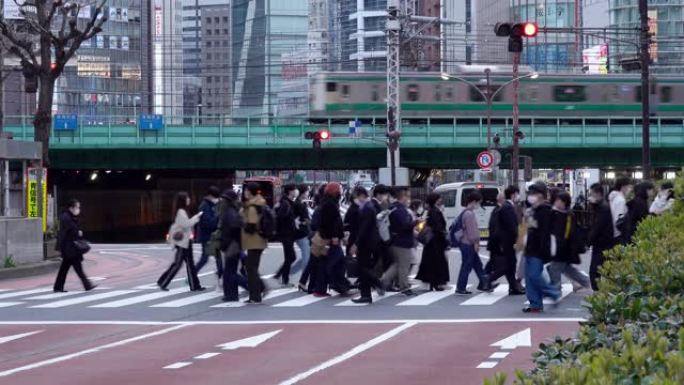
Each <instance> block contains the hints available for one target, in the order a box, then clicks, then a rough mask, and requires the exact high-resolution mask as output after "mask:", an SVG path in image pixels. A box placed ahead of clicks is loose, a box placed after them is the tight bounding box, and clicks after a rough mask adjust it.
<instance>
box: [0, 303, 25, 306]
mask: <svg viewBox="0 0 684 385" xmlns="http://www.w3.org/2000/svg"><path fill="white" fill-rule="evenodd" d="M22 303H23V302H0V307H10V306H17V305H21V304H22Z"/></svg>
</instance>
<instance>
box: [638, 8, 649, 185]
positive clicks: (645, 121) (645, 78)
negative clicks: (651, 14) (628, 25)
mask: <svg viewBox="0 0 684 385" xmlns="http://www.w3.org/2000/svg"><path fill="white" fill-rule="evenodd" d="M639 16H640V17H641V35H640V36H641V55H640V56H641V57H640V59H641V124H642V126H641V163H642V164H641V167H642V168H643V174H644V180H651V122H650V108H651V106H650V100H649V96H650V85H649V65H650V62H651V54H650V52H649V48H650V43H651V35H650V31H649V26H648V2H647V0H639Z"/></svg>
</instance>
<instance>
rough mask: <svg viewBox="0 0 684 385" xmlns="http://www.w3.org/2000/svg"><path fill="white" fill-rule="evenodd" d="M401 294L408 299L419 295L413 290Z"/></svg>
mask: <svg viewBox="0 0 684 385" xmlns="http://www.w3.org/2000/svg"><path fill="white" fill-rule="evenodd" d="M401 294H403V295H405V296H407V297H414V296H416V295H418V294H416V293H415V292H414V291H413V290H411V289H406V290H404V291H402V292H401Z"/></svg>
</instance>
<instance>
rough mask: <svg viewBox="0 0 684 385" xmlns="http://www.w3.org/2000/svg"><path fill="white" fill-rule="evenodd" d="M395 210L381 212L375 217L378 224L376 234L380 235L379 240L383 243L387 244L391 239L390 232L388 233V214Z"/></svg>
mask: <svg viewBox="0 0 684 385" xmlns="http://www.w3.org/2000/svg"><path fill="white" fill-rule="evenodd" d="M394 210H395V209H392V210H383V211H381V212H380V214H378V216H377V218H376V219H377V222H378V233H380V239H381V240H382V241H383V242H389V241H390V240H391V239H392V232H391V231H390V214H392V212H393V211H394Z"/></svg>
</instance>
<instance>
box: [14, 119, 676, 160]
mask: <svg viewBox="0 0 684 385" xmlns="http://www.w3.org/2000/svg"><path fill="white" fill-rule="evenodd" d="M542 119H543V120H542ZM468 121H469V122H470V123H467V124H460V123H459V122H458V121H456V122H455V123H454V124H435V123H432V121H431V120H430V119H425V123H422V124H404V125H403V128H402V139H401V163H402V166H404V167H409V168H475V167H476V166H475V157H476V155H477V153H478V152H480V151H482V150H483V149H484V148H486V146H487V129H486V126H485V124H484V119H479V121H478V123H477V124H473V123H472V121H473V119H469V120H468ZM538 122H543V123H538ZM496 123H497V124H494V125H493V126H492V132H495V133H499V134H500V135H501V137H502V141H501V146H502V147H504V148H505V147H507V146H509V145H510V142H511V138H510V132H511V127H510V119H507V120H505V121H503V120H497V121H496ZM325 127H328V128H329V129H330V130H331V132H332V134H333V137H332V139H331V140H330V141H328V142H326V143H324V144H323V149H322V150H320V151H314V150H313V149H312V146H311V142H310V141H309V140H306V139H304V133H305V132H306V131H312V130H315V129H319V128H325ZM520 129H521V131H523V132H524V133H525V135H526V138H525V140H524V141H523V142H522V146H521V152H522V154H523V155H530V156H532V157H533V160H534V167H535V168H560V167H631V166H636V165H639V164H640V162H641V122H640V120H639V119H635V118H634V119H632V118H629V119H625V118H620V119H609V118H603V119H600V118H595V117H592V118H591V119H581V120H580V119H577V118H567V119H564V118H557V119H553V120H551V121H550V120H549V118H548V117H545V118H539V120H537V119H535V118H526V119H524V120H523V121H522V124H521V125H520ZM5 130H7V131H10V132H12V133H13V134H14V138H15V139H19V140H33V128H32V127H31V126H27V125H10V126H7V127H5ZM348 130H349V128H348V126H346V125H328V126H325V125H324V126H320V125H316V126H313V125H308V124H299V125H270V126H268V125H253V124H248V125H223V124H214V125H209V124H203V125H170V124H167V125H166V126H165V127H164V129H162V130H159V131H142V130H139V129H138V128H137V127H136V126H134V125H124V124H107V125H80V127H79V129H78V130H75V131H55V132H53V133H52V139H51V144H50V157H51V164H52V167H55V168H58V169H120V170H124V169H146V170H158V169H293V168H296V169H363V168H377V167H382V166H384V164H385V159H386V156H385V137H384V132H385V127H384V126H381V125H376V126H368V127H364V128H363V135H362V137H350V136H349V131H348ZM651 146H652V148H653V151H652V161H653V165H654V166H655V167H680V166H683V165H684V119H676V120H673V119H653V120H652V124H651ZM505 156H506V155H505V151H504V157H505ZM507 164H508V162H507V159H506V158H504V161H503V162H502V165H507Z"/></svg>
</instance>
